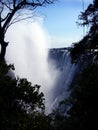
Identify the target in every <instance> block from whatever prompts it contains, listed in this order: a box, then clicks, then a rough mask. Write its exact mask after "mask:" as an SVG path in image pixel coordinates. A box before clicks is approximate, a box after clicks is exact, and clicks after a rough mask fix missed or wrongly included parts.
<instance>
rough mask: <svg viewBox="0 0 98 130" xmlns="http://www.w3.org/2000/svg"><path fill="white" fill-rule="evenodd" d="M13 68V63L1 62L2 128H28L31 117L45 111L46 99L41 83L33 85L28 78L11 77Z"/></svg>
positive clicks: (0, 103)
mask: <svg viewBox="0 0 98 130" xmlns="http://www.w3.org/2000/svg"><path fill="white" fill-rule="evenodd" d="M11 68H13V66H12V65H6V64H5V63H4V62H0V129H1V130H9V129H10V130H15V129H17V130H18V128H20V129H22V130H26V129H28V127H29V123H28V122H30V119H31V118H30V117H31V116H33V117H35V116H36V114H35V113H40V115H41V113H43V112H44V109H45V106H44V100H45V99H44V95H43V93H42V92H40V91H39V89H40V86H39V85H35V86H32V85H31V83H30V82H28V81H27V80H26V79H20V78H18V79H16V78H12V77H10V76H9V75H8V72H9V71H11V70H9V69H11ZM43 115H44V113H43ZM36 117H38V115H37V116H36ZM32 122H33V120H32ZM39 123H40V122H39ZM36 127H38V126H36ZM32 129H33V126H32Z"/></svg>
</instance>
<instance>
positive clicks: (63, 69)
mask: <svg viewBox="0 0 98 130" xmlns="http://www.w3.org/2000/svg"><path fill="white" fill-rule="evenodd" d="M48 62H49V63H52V64H53V65H54V66H55V68H56V69H57V70H58V72H59V73H58V76H57V79H56V82H55V84H54V87H53V90H52V104H51V109H52V108H53V109H54V108H55V107H57V106H58V103H59V101H61V100H63V99H65V98H67V97H68V95H69V93H70V91H69V87H70V85H71V82H72V80H73V78H74V77H75V74H76V73H77V71H78V66H77V65H75V64H72V63H71V57H70V50H69V49H68V48H59V49H50V52H49V58H48Z"/></svg>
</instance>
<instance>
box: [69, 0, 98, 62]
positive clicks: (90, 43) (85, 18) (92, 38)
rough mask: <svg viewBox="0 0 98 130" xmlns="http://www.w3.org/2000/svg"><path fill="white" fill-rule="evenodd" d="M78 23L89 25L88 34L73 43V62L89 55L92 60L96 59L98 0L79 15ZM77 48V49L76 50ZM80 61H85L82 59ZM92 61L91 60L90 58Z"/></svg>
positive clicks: (97, 54)
mask: <svg viewBox="0 0 98 130" xmlns="http://www.w3.org/2000/svg"><path fill="white" fill-rule="evenodd" d="M79 20H82V23H79V24H80V25H82V26H85V25H86V26H89V32H88V34H87V35H86V36H85V37H84V38H83V39H82V40H81V41H79V42H77V43H75V44H74V45H73V48H72V51H71V55H72V59H73V62H74V61H75V62H76V61H77V62H78V61H80V62H81V60H82V59H83V58H84V57H85V56H89V55H91V57H92V56H93V58H95V57H96V58H95V59H94V60H95V61H96V60H98V59H97V57H98V1H97V0H94V1H93V3H92V4H90V5H89V6H88V8H87V9H86V10H85V11H84V12H81V14H80V15H79ZM77 50H78V51H77ZM81 57H82V58H81ZM82 61H85V59H83V60H82ZM92 62H93V60H92Z"/></svg>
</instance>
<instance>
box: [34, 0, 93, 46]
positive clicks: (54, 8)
mask: <svg viewBox="0 0 98 130" xmlns="http://www.w3.org/2000/svg"><path fill="white" fill-rule="evenodd" d="M92 1H93V0H84V9H86V7H87V6H88V5H89V4H90V3H92ZM81 11H83V0H57V1H55V2H54V4H52V5H48V6H46V7H41V8H39V9H38V8H37V10H36V13H38V14H39V15H40V16H41V18H43V26H44V28H45V29H46V30H47V32H48V34H49V36H50V37H51V44H50V46H49V47H52V48H58V47H66V46H70V45H71V44H72V43H74V42H77V41H79V40H80V39H81V38H82V37H83V28H82V27H79V26H78V25H77V24H76V22H77V21H78V15H79V14H80V12H81ZM85 32H86V31H85Z"/></svg>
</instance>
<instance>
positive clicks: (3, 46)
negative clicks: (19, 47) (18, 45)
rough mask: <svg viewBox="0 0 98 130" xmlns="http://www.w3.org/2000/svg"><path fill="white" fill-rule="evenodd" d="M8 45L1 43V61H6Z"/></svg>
mask: <svg viewBox="0 0 98 130" xmlns="http://www.w3.org/2000/svg"><path fill="white" fill-rule="evenodd" d="M7 45H8V42H4V41H3V42H1V52H0V60H2V61H3V60H4V57H5V53H6V47H7Z"/></svg>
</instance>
